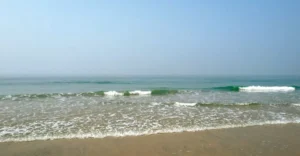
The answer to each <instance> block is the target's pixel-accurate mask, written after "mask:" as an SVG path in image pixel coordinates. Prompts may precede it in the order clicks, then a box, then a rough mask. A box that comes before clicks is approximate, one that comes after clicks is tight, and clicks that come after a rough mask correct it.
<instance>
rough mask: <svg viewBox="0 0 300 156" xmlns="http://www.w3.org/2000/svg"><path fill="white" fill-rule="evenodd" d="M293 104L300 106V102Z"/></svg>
mask: <svg viewBox="0 0 300 156" xmlns="http://www.w3.org/2000/svg"><path fill="white" fill-rule="evenodd" d="M292 105H293V106H300V103H294V104H292Z"/></svg>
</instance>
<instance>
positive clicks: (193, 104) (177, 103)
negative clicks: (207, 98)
mask: <svg viewBox="0 0 300 156" xmlns="http://www.w3.org/2000/svg"><path fill="white" fill-rule="evenodd" d="M196 104H197V103H182V102H175V106H195V105H196Z"/></svg>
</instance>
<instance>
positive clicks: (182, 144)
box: [0, 124, 300, 156]
mask: <svg viewBox="0 0 300 156" xmlns="http://www.w3.org/2000/svg"><path fill="white" fill-rule="evenodd" d="M299 136H300V124H282V125H281V124H279V125H263V126H249V127H240V128H228V129H216V130H205V131H197V132H181V133H163V134H153V135H142V136H127V137H106V138H103V139H93V138H87V139H56V140H42V141H38V140H37V141H23V142H3V143H0V151H1V156H19V155H20V156H77V155H78V156H99V155H104V156H119V155H122V156H133V155H137V156H139V155H144V156H174V155H191V156H192V155H214V156H219V155H220V156H232V155H249V156H250V155H263V156H268V155H270V156H276V155H278V156H281V155H288V156H294V155H295V156H296V155H300V148H299V145H300V137H299Z"/></svg>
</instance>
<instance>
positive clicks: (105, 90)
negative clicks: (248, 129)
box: [0, 76, 300, 142]
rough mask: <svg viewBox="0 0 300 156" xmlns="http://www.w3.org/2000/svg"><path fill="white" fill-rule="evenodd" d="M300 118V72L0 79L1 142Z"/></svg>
mask: <svg viewBox="0 0 300 156" xmlns="http://www.w3.org/2000/svg"><path fill="white" fill-rule="evenodd" d="M299 122H300V76H123V77H121V76H119V77H109V76H105V77H47V78H45V77H36V78H34V77H32V78H30V77H26V78H16V77H14V78H8V77H2V78H0V142H7V141H31V140H48V139H60V138H103V137H108V136H112V137H120V136H137V135H149V134H157V133H173V132H183V131H201V130H209V129H222V128H232V127H245V126H252V125H265V124H287V123H299Z"/></svg>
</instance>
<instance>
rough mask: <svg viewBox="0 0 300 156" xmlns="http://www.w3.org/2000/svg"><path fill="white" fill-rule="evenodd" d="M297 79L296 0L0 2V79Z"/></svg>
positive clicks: (299, 22) (299, 30) (299, 6)
mask: <svg viewBox="0 0 300 156" xmlns="http://www.w3.org/2000/svg"><path fill="white" fill-rule="evenodd" d="M299 74H300V1H298V0H288V1H284V0H264V1H262V0H248V1H246V0H244V1H243V0H228V1H225V0H207V1H201V0H182V1H177V0H152V1H149V0H147V1H143V0H132V1H113V0H111V1H101V0H85V1H79V0H49V1H47V0H43V1H40V0H36V1H35V0H27V1H23V0H1V1H0V76H3V75H4V76H5V75H17V76H18V75H23V76H30V75H61V76H62V75H81V76H84V75H86V76H87V75H299Z"/></svg>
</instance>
